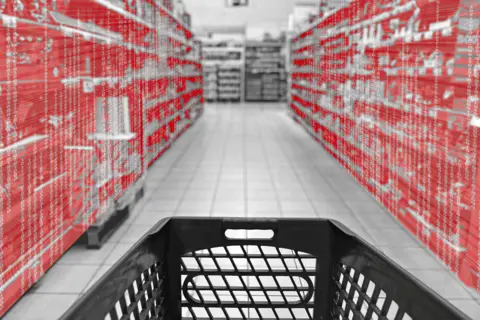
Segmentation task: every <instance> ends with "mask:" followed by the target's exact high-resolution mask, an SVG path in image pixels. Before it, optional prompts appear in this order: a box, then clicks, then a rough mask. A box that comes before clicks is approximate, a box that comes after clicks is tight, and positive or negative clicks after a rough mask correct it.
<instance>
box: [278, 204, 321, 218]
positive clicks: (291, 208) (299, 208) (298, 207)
mask: <svg viewBox="0 0 480 320" xmlns="http://www.w3.org/2000/svg"><path fill="white" fill-rule="evenodd" d="M280 205H281V207H282V211H283V212H285V213H287V212H292V213H295V212H304V213H309V214H312V215H315V210H314V208H313V206H312V204H311V203H310V202H308V201H280Z"/></svg>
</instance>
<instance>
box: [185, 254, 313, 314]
mask: <svg viewBox="0 0 480 320" xmlns="http://www.w3.org/2000/svg"><path fill="white" fill-rule="evenodd" d="M181 274H182V291H183V292H182V318H183V319H313V307H314V291H315V274H316V258H315V257H313V256H312V255H309V254H306V253H303V252H299V251H295V250H290V249H283V248H277V247H272V246H259V245H238V246H224V247H217V248H211V249H205V250H199V251H195V252H191V253H188V254H186V255H184V256H183V257H182V262H181Z"/></svg>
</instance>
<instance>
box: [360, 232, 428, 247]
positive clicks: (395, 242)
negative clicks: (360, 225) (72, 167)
mask: <svg viewBox="0 0 480 320" xmlns="http://www.w3.org/2000/svg"><path fill="white" fill-rule="evenodd" d="M367 230H368V231H369V233H370V234H371V235H372V238H373V240H374V241H375V242H376V243H377V244H378V245H380V246H390V247H406V248H419V247H421V244H420V242H419V241H417V240H415V239H414V238H413V237H412V236H411V235H410V234H409V233H408V231H407V230H404V229H401V228H395V229H370V228H368V229H367Z"/></svg>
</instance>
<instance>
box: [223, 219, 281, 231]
mask: <svg viewBox="0 0 480 320" xmlns="http://www.w3.org/2000/svg"><path fill="white" fill-rule="evenodd" d="M222 225H223V230H224V231H225V230H227V229H230V230H273V231H276V230H277V229H278V220H277V219H262V218H252V219H245V218H225V219H223V222H222Z"/></svg>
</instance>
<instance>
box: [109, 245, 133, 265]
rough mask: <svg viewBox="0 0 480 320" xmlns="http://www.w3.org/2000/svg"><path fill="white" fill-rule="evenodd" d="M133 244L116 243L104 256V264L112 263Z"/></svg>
mask: <svg viewBox="0 0 480 320" xmlns="http://www.w3.org/2000/svg"><path fill="white" fill-rule="evenodd" d="M132 246H133V243H117V244H116V245H115V247H114V248H113V250H112V252H110V254H108V255H107V256H106V257H105V261H104V262H103V265H104V266H112V265H114V264H115V263H116V262H117V261H118V260H120V258H122V257H123V256H124V255H125V253H127V251H128V250H130V249H131V248H132Z"/></svg>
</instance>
